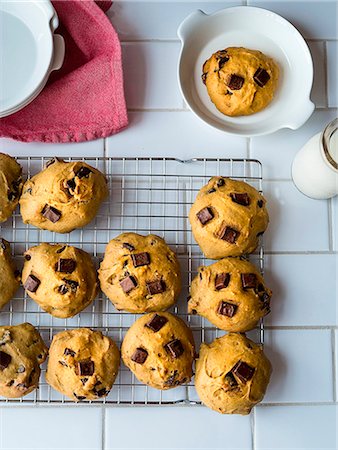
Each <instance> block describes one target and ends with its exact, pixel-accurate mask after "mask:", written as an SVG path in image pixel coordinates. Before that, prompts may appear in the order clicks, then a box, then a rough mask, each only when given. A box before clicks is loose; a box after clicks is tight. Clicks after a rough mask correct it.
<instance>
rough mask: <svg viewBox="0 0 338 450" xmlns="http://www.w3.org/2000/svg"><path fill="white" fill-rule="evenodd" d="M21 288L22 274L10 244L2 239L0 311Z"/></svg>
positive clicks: (0, 242) (0, 248) (0, 255)
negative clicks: (17, 267)
mask: <svg viewBox="0 0 338 450" xmlns="http://www.w3.org/2000/svg"><path fill="white" fill-rule="evenodd" d="M19 286H20V273H19V271H17V270H16V269H15V265H14V262H13V261H12V257H11V249H10V246H9V243H8V242H7V241H5V239H2V238H0V309H1V308H2V307H3V306H4V305H5V304H6V303H7V302H9V301H10V299H11V298H12V297H13V295H14V294H15V292H16V291H17V290H18V288H19Z"/></svg>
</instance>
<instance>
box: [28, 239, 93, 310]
mask: <svg viewBox="0 0 338 450" xmlns="http://www.w3.org/2000/svg"><path fill="white" fill-rule="evenodd" d="M22 282H23V286H24V288H25V290H26V291H27V293H28V295H29V296H30V297H31V298H32V299H33V300H34V301H35V302H36V303H38V304H39V305H40V306H41V308H42V309H43V310H44V311H46V312H48V313H49V314H51V315H52V316H54V317H59V318H67V317H73V316H75V314H78V313H79V312H80V311H82V310H83V309H84V308H86V307H87V306H88V305H89V304H90V303H91V302H92V301H93V300H94V298H95V297H96V294H97V291H98V282H97V275H96V270H95V267H94V265H93V263H92V260H91V258H90V256H89V255H88V253H86V252H84V251H83V250H80V249H79V248H76V247H72V246H70V245H67V244H46V243H43V244H40V245H37V246H36V247H32V248H30V249H29V250H27V251H26V252H25V263H24V267H23V271H22Z"/></svg>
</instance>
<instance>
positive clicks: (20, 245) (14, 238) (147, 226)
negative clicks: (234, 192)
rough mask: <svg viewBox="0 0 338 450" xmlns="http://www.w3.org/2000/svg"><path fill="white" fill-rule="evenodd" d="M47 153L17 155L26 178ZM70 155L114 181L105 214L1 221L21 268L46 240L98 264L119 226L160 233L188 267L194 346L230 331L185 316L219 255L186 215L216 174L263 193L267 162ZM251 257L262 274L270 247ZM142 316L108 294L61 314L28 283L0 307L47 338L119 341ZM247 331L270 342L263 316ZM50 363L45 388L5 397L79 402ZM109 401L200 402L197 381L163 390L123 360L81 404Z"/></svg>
mask: <svg viewBox="0 0 338 450" xmlns="http://www.w3.org/2000/svg"><path fill="white" fill-rule="evenodd" d="M48 159H49V158H44V157H41V158H40V157H18V158H17V160H18V162H19V163H20V164H21V165H22V167H23V173H24V177H25V178H28V177H30V176H33V175H34V174H35V173H37V172H38V171H40V170H41V169H43V168H44V167H45V164H46V162H47V160H48ZM64 160H65V161H85V162H86V163H88V164H90V165H92V166H94V167H96V168H98V169H99V170H101V171H102V172H103V173H105V175H106V177H107V179H108V184H109V192H110V195H109V198H108V199H107V200H106V201H105V202H104V204H103V205H102V207H101V209H100V211H99V214H98V215H97V216H96V218H95V219H94V220H93V221H92V222H91V223H90V224H89V225H88V226H86V227H85V228H83V229H80V230H75V231H73V232H72V233H68V234H65V235H62V234H57V233H52V232H48V231H45V230H39V229H37V228H35V227H33V226H30V225H25V224H23V222H22V220H21V217H20V214H19V212H18V211H16V212H15V213H14V214H13V217H12V219H11V220H8V221H7V222H5V223H4V224H2V225H0V236H2V237H3V238H5V239H6V240H8V241H9V242H11V248H12V252H13V255H14V258H15V260H16V262H17V266H18V267H19V268H21V267H22V265H23V256H22V255H23V253H24V251H25V250H27V249H28V248H29V247H31V246H34V245H37V244H39V243H41V242H51V243H54V242H66V243H69V244H71V245H74V246H77V247H79V248H82V249H84V250H85V251H87V252H88V253H89V254H91V255H92V257H93V260H94V262H95V264H96V267H98V266H99V263H100V261H101V260H102V258H103V254H104V250H105V246H106V244H107V243H108V242H109V240H110V239H112V238H113V237H115V236H117V235H118V234H120V233H121V232H127V231H134V232H138V233H141V234H147V233H154V234H158V235H159V236H161V237H163V238H164V239H165V240H166V242H167V243H168V244H169V245H170V246H171V248H172V249H173V250H174V251H175V252H176V254H177V256H178V259H179V261H180V264H181V270H182V293H181V296H180V299H179V301H178V302H177V304H176V305H175V306H174V307H173V308H171V310H172V312H174V313H175V314H177V315H179V316H180V317H182V318H183V319H184V320H185V321H186V322H187V323H188V324H189V326H190V327H191V328H192V331H193V334H194V337H195V342H196V347H197V349H198V348H199V345H200V343H201V342H202V341H207V342H210V341H212V340H213V339H214V338H215V337H218V336H221V335H222V334H224V331H222V330H217V329H216V328H215V327H214V326H213V325H212V324H210V322H208V321H207V320H206V319H204V318H202V317H200V316H195V315H189V314H187V296H188V293H189V285H190V283H191V280H192V279H193V277H194V276H195V274H196V272H197V268H198V267H199V266H200V265H203V264H210V263H212V262H213V261H211V260H206V259H205V257H204V256H203V254H202V253H201V251H200V249H199V247H198V245H197V244H196V242H195V241H194V239H193V236H192V233H191V229H190V224H189V219H188V213H189V209H190V206H191V204H192V203H193V201H194V199H195V197H196V195H197V192H198V191H199V189H200V188H201V186H203V185H204V184H205V183H206V182H207V181H208V179H209V178H210V177H211V176H214V175H222V176H224V177H231V178H234V179H238V180H243V181H246V182H248V183H249V184H251V185H252V186H254V187H255V188H256V189H258V190H259V191H260V192H262V166H261V163H260V162H259V161H257V160H252V159H208V158H198V159H191V160H187V161H181V160H178V159H173V158H64ZM250 260H251V261H252V262H254V263H255V264H256V265H258V266H259V268H260V270H261V271H262V273H263V270H264V252H263V244H262V242H261V243H260V246H259V248H258V250H257V251H256V252H255V253H254V254H252V255H250ZM137 317H138V316H137V315H135V314H130V313H123V312H119V311H116V310H115V309H114V307H113V305H112V304H111V302H110V301H109V300H108V298H107V297H105V296H104V294H103V293H102V292H100V294H99V295H98V297H97V298H96V299H95V301H94V302H93V303H92V305H90V306H89V307H87V308H86V309H85V310H84V311H82V312H81V313H80V314H78V315H76V316H75V317H74V318H70V319H58V318H55V317H53V316H51V315H49V314H48V313H46V312H44V311H43V310H41V308H40V307H39V306H38V305H37V304H36V303H35V302H34V301H33V300H31V299H30V298H29V297H28V296H27V295H26V294H25V292H24V291H23V289H22V288H20V290H19V291H18V292H17V294H16V296H15V298H13V299H12V300H11V302H9V303H8V304H7V305H6V306H5V307H4V308H3V309H2V310H1V311H0V325H8V324H9V325H15V324H19V323H22V322H25V321H28V322H30V323H32V324H33V325H34V326H35V327H37V329H38V330H39V331H40V333H41V335H42V337H43V339H44V340H45V342H46V344H47V345H49V344H50V342H51V340H52V338H53V336H54V335H55V334H56V333H58V332H59V331H62V330H65V329H71V328H77V327H90V328H92V329H95V330H100V331H102V332H103V333H104V334H106V335H108V336H110V337H111V338H112V339H114V340H115V342H117V343H118V344H119V345H120V344H121V342H122V340H123V336H124V334H125V332H126V331H127V329H128V328H129V326H130V325H131V324H132V323H133V322H134V321H135V320H136V318H137ZM249 336H250V337H251V338H252V339H253V340H255V341H258V342H260V343H262V344H263V342H264V326H263V321H262V322H261V323H260V325H259V327H258V328H257V329H256V330H253V331H252V332H250V333H249ZM45 371H46V363H45V364H44V365H43V366H42V374H41V379H40V385H39V389H37V390H36V391H34V392H32V393H31V394H29V395H27V396H25V397H23V398H21V399H3V398H0V402H1V403H2V404H6V405H12V404H32V403H33V404H74V403H73V402H72V401H71V400H69V399H67V398H66V397H64V396H63V395H61V394H59V393H58V392H56V391H54V390H53V389H52V388H51V387H50V386H49V385H48V384H47V383H46V381H45ZM88 403H92V404H93V403H94V404H105V405H109V404H111V405H168V404H185V405H198V404H200V402H199V399H198V396H197V394H196V392H195V389H194V385H193V380H192V381H191V382H190V383H189V384H187V385H184V386H179V387H177V388H175V389H171V390H168V391H159V390H156V389H153V388H151V387H148V386H145V385H143V384H141V383H140V382H139V381H138V380H137V379H136V378H135V377H134V375H133V374H132V373H131V372H130V371H129V370H128V369H127V368H126V367H125V366H123V365H122V363H121V368H120V371H119V375H118V377H117V379H116V382H115V384H114V386H113V389H112V390H111V392H110V394H109V395H108V396H107V397H106V398H104V399H98V400H95V401H84V402H81V403H80V404H88Z"/></svg>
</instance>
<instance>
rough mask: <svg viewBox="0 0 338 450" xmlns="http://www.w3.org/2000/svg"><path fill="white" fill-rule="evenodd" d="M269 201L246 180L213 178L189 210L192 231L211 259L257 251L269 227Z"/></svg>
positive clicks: (203, 250)
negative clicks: (267, 204) (262, 235)
mask: <svg viewBox="0 0 338 450" xmlns="http://www.w3.org/2000/svg"><path fill="white" fill-rule="evenodd" d="M265 205H266V200H265V198H264V197H263V196H262V194H260V193H259V192H258V191H257V189H255V188H254V187H252V186H250V185H249V184H247V183H245V182H244V181H238V180H232V179H230V178H224V177H212V178H211V179H210V180H209V182H208V183H207V184H206V185H205V186H203V187H202V188H201V189H200V191H199V193H198V194H197V197H196V200H195V202H194V204H193V205H192V207H191V209H190V213H189V219H190V223H191V228H192V232H193V235H194V238H195V240H196V241H197V243H198V245H199V246H200V247H201V250H202V252H203V253H204V254H205V256H206V257H207V258H210V259H220V258H224V257H225V256H239V255H242V254H244V253H251V252H253V251H254V250H255V249H256V247H257V245H258V239H259V236H260V235H261V234H263V233H264V231H265V230H266V228H267V226H268V223H269V216H268V212H267V210H266V206H265Z"/></svg>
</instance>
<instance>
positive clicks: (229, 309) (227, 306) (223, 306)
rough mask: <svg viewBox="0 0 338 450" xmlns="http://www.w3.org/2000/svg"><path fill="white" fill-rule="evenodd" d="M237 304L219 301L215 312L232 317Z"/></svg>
mask: <svg viewBox="0 0 338 450" xmlns="http://www.w3.org/2000/svg"><path fill="white" fill-rule="evenodd" d="M237 308H238V306H237V305H234V304H233V303H228V302H223V301H222V302H220V304H219V305H218V309H217V312H218V314H221V315H222V316H227V317H233V316H234V315H235V314H236V311H237Z"/></svg>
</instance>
